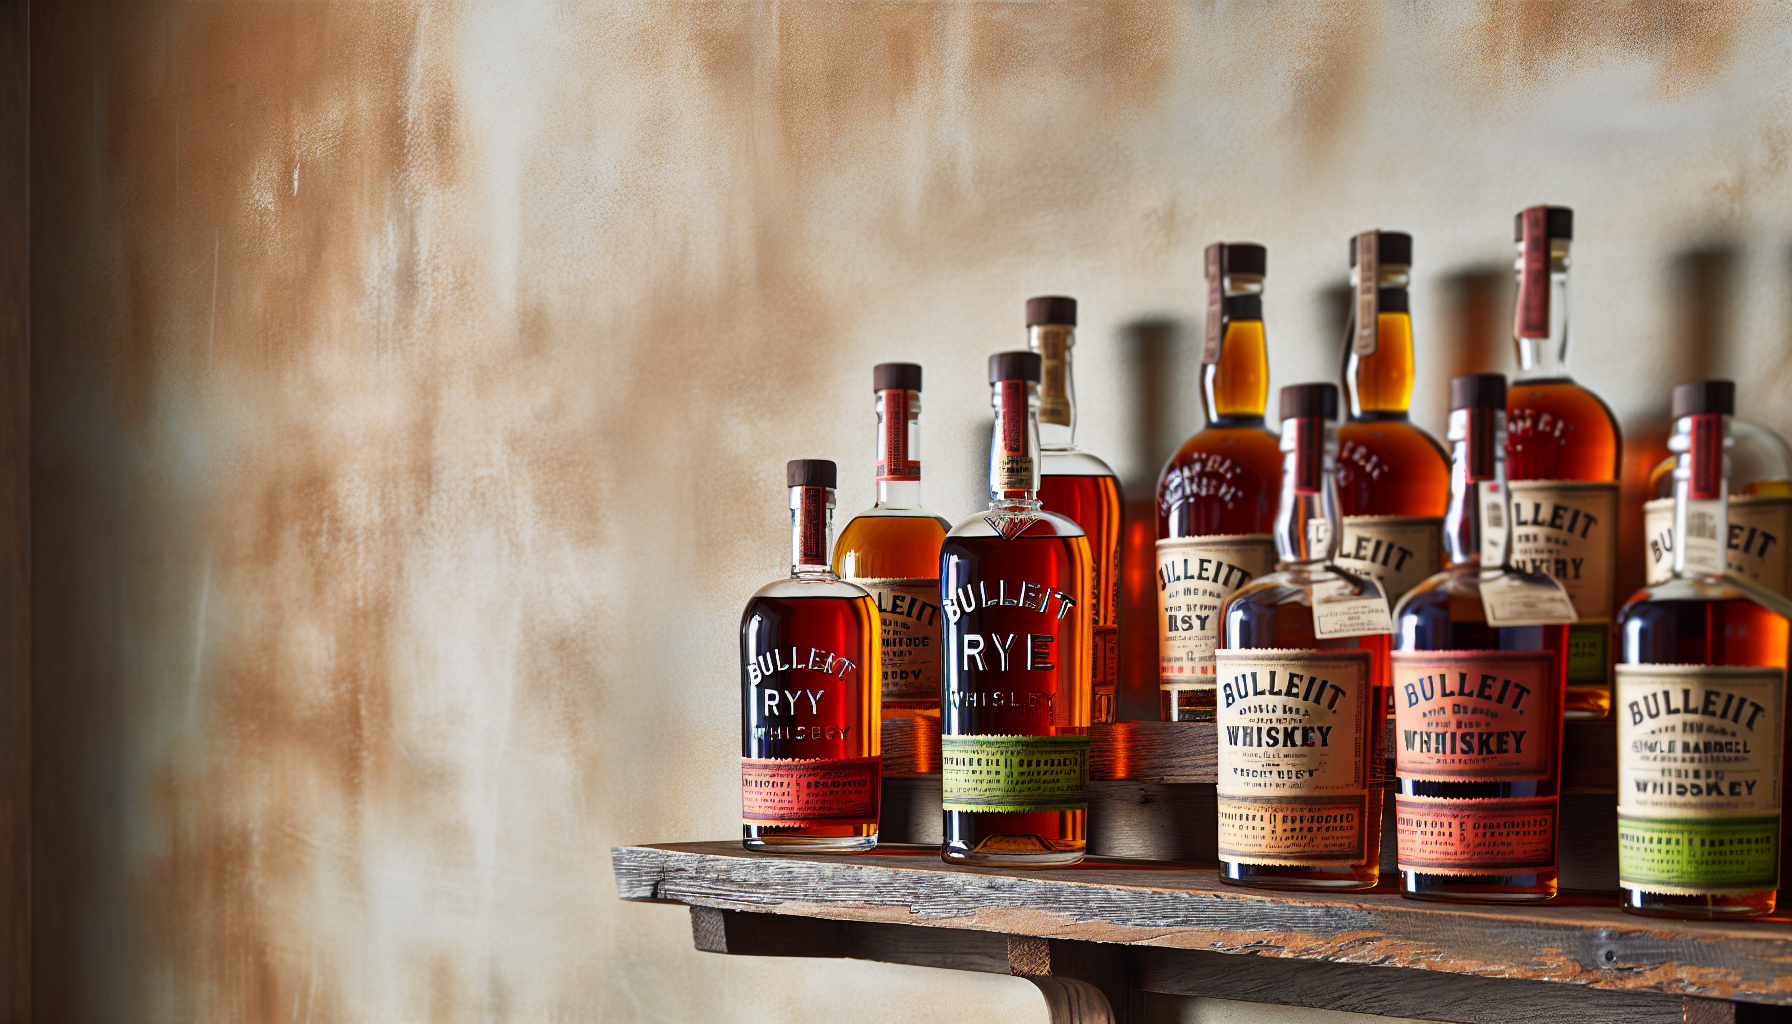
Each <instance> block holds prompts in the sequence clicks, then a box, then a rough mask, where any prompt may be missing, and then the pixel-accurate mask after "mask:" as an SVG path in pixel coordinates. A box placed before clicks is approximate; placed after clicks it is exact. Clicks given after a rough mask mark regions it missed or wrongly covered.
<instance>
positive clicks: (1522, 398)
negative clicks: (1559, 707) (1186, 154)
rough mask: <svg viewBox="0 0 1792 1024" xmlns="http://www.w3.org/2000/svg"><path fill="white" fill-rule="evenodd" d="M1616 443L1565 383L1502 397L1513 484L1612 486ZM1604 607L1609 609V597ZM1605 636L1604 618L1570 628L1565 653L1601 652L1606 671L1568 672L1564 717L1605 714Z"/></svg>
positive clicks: (1612, 423)
mask: <svg viewBox="0 0 1792 1024" xmlns="http://www.w3.org/2000/svg"><path fill="white" fill-rule="evenodd" d="M1622 443H1623V440H1622V434H1621V433H1620V431H1619V429H1618V420H1617V417H1615V416H1613V415H1612V411H1611V409H1610V408H1608V407H1607V406H1606V404H1605V402H1603V401H1601V400H1600V398H1599V396H1598V395H1595V394H1593V393H1592V392H1591V391H1588V390H1587V389H1586V388H1583V387H1581V386H1580V385H1578V384H1576V383H1574V382H1573V381H1571V380H1568V379H1566V378H1562V379H1559V380H1526V381H1517V382H1514V383H1513V384H1512V387H1511V389H1510V391H1509V392H1508V394H1507V400H1506V472H1507V477H1508V479H1510V480H1512V481H1514V482H1517V481H1522V480H1590V481H1616V480H1617V479H1618V473H1619V469H1620V461H1619V455H1620V448H1621V446H1622ZM1615 527H1616V524H1613V528H1614V529H1615ZM1612 568H1613V570H1614V571H1615V568H1616V567H1615V566H1614V567H1612ZM1608 586H1614V587H1615V583H1610V584H1608ZM1609 603H1612V604H1614V605H1615V603H1616V601H1615V595H1614V596H1613V600H1611V601H1610V602H1609ZM1610 633H1611V624H1610V623H1609V622H1607V621H1604V620H1600V621H1593V622H1582V623H1576V624H1574V625H1573V626H1571V627H1569V644H1570V647H1571V648H1574V647H1577V646H1578V647H1580V648H1582V649H1592V648H1594V647H1596V648H1597V649H1598V650H1599V651H1602V652H1608V653H1607V654H1605V655H1603V656H1602V658H1603V660H1604V661H1605V662H1606V663H1607V667H1606V669H1605V671H1604V673H1602V674H1601V675H1600V676H1599V677H1598V678H1595V677H1594V675H1593V673H1592V671H1591V670H1590V669H1589V670H1588V671H1583V672H1576V671H1573V670H1572V669H1571V670H1570V673H1569V677H1568V699H1567V704H1566V705H1565V710H1564V713H1565V714H1566V715H1567V716H1568V717H1569V718H1601V717H1604V716H1605V714H1606V713H1607V712H1609V711H1610V710H1611V682H1610V674H1609V673H1610V668H1609V662H1610V660H1611V659H1610V656H1609V650H1610V646H1611V645H1610Z"/></svg>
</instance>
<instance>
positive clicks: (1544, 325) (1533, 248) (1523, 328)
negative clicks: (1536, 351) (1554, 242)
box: [1516, 206, 1549, 338]
mask: <svg viewBox="0 0 1792 1024" xmlns="http://www.w3.org/2000/svg"><path fill="white" fill-rule="evenodd" d="M1516 333H1517V334H1518V336H1519V337H1520V338H1547V337H1549V207H1547V206H1533V207H1531V208H1529V209H1527V210H1525V211H1524V267H1523V269H1522V270H1521V271H1520V272H1519V275H1518V323H1517V325H1516Z"/></svg>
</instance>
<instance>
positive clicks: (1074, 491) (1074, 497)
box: [1027, 295, 1121, 722]
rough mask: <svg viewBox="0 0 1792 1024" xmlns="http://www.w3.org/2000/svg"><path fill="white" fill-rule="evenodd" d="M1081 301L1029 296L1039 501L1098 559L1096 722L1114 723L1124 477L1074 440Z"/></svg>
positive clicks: (1094, 668) (1093, 659)
mask: <svg viewBox="0 0 1792 1024" xmlns="http://www.w3.org/2000/svg"><path fill="white" fill-rule="evenodd" d="M1075 347H1076V300H1075V299H1071V298H1065V297H1063V296H1060V295H1043V296H1039V297H1037V298H1032V299H1028V300H1027V348H1028V349H1030V350H1032V351H1034V352H1037V353H1038V354H1039V357H1040V359H1041V360H1042V363H1043V365H1042V368H1041V370H1040V374H1041V379H1040V383H1039V446H1040V449H1041V451H1042V452H1043V454H1044V457H1045V459H1044V463H1043V464H1042V466H1041V467H1040V481H1039V501H1040V503H1041V504H1043V505H1044V506H1045V509H1046V511H1048V512H1056V513H1058V514H1059V515H1061V516H1068V517H1070V518H1071V519H1074V520H1076V523H1077V525H1079V526H1081V527H1082V528H1083V532H1084V533H1086V534H1087V535H1088V537H1089V553H1090V555H1091V556H1092V557H1093V558H1094V559H1095V594H1094V606H1093V607H1092V608H1090V610H1089V613H1090V616H1091V618H1092V619H1093V621H1094V623H1095V639H1094V642H1093V644H1092V646H1091V648H1090V658H1091V671H1092V682H1091V684H1090V685H1091V686H1093V688H1094V695H1095V696H1094V701H1095V703H1094V709H1093V711H1092V712H1091V717H1092V718H1093V720H1094V721H1097V722H1112V721H1113V720H1114V713H1115V705H1116V702H1117V700H1118V698H1119V690H1120V518H1121V504H1120V481H1119V480H1118V479H1116V478H1115V476H1114V471H1113V470H1112V469H1109V468H1108V464H1107V463H1105V462H1103V461H1101V460H1100V459H1098V458H1096V457H1095V456H1093V455H1090V454H1089V453H1088V452H1085V451H1082V450H1081V449H1079V448H1077V446H1076V381H1075V379H1074V378H1073V377H1072V375H1071V350H1072V349H1074V348H1075Z"/></svg>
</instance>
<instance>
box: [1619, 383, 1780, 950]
mask: <svg viewBox="0 0 1792 1024" xmlns="http://www.w3.org/2000/svg"><path fill="white" fill-rule="evenodd" d="M1674 406H1675V409H1676V410H1677V411H1679V412H1681V413H1684V415H1682V416H1681V417H1679V419H1678V420H1677V421H1676V423H1675V431H1676V432H1675V436H1674V439H1673V444H1672V448H1673V450H1674V451H1676V452H1679V453H1680V454H1679V455H1678V456H1677V464H1676V466H1675V468H1674V536H1675V537H1676V538H1678V543H1676V544H1675V545H1674V575H1673V578H1671V579H1669V580H1667V581H1666V582H1664V583H1660V584H1657V585H1655V586H1650V587H1645V588H1643V590H1641V591H1639V592H1638V593H1637V595H1636V596H1635V597H1633V598H1631V599H1630V601H1629V602H1628V603H1626V604H1625V605H1624V607H1623V609H1622V610H1620V611H1619V613H1618V630H1617V632H1618V646H1619V652H1618V657H1619V662H1618V666H1617V672H1616V680H1617V683H1616V692H1615V697H1616V702H1615V703H1616V711H1617V718H1618V883H1619V885H1620V886H1621V887H1622V888H1623V890H1624V909H1626V910H1629V911H1631V912H1633V913H1638V914H1647V915H1654V916H1662V917H1701V918H1715V917H1756V916H1760V915H1763V914H1770V913H1772V912H1773V910H1774V905H1775V890H1776V889H1777V888H1778V887H1779V863H1780V856H1779V844H1780V785H1781V767H1782V766H1781V757H1782V746H1783V741H1784V735H1785V714H1786V657H1787V643H1788V640H1789V639H1792V635H1789V634H1792V631H1789V625H1792V622H1789V620H1792V602H1788V601H1787V600H1786V599H1785V598H1783V597H1781V596H1779V595H1778V594H1775V593H1773V592H1772V591H1768V590H1765V589H1763V588H1761V587H1758V586H1756V585H1754V584H1752V583H1749V582H1747V581H1744V580H1741V579H1738V578H1736V577H1734V576H1730V575H1727V574H1726V572H1725V535H1726V534H1727V533H1728V530H1727V529H1726V524H1727V522H1728V510H1727V509H1726V507H1725V506H1726V505H1727V504H1728V500H1729V480H1728V477H1727V468H1726V466H1725V463H1726V461H1727V459H1726V456H1725V451H1726V449H1727V448H1728V447H1729V444H1730V437H1729V427H1730V422H1731V421H1730V415H1731V413H1732V412H1733V411H1734V408H1735V388H1734V386H1733V385H1731V384H1730V383H1729V382H1728V381H1700V382H1698V383H1696V384H1682V385H1681V386H1680V387H1679V388H1677V389H1676V393H1675V395H1674Z"/></svg>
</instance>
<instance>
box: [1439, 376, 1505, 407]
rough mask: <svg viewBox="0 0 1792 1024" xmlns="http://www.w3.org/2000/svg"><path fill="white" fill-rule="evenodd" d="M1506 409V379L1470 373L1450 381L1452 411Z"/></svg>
mask: <svg viewBox="0 0 1792 1024" xmlns="http://www.w3.org/2000/svg"><path fill="white" fill-rule="evenodd" d="M1505 408H1506V378H1505V377H1504V376H1502V375H1500V374H1497V373H1469V374H1464V375H1463V376H1461V377H1453V378H1451V379H1450V411H1451V412H1455V411H1456V410H1457V409H1500V410H1504V409H1505Z"/></svg>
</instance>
